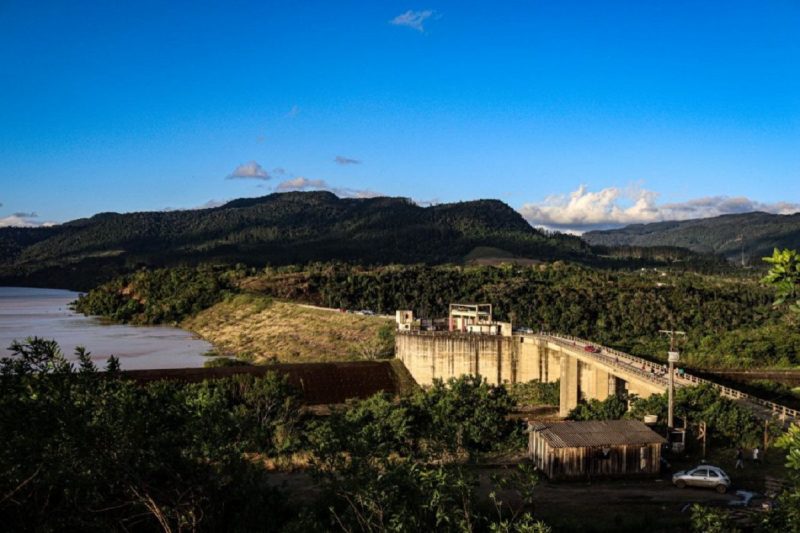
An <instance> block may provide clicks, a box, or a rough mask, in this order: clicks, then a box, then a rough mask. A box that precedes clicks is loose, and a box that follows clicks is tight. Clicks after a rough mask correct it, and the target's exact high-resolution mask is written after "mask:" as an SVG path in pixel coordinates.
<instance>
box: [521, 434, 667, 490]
mask: <svg viewBox="0 0 800 533" xmlns="http://www.w3.org/2000/svg"><path fill="white" fill-rule="evenodd" d="M528 429H529V438H528V454H529V456H530V457H531V459H532V460H533V462H534V464H535V465H536V467H537V468H538V469H539V470H541V471H542V472H543V473H544V474H545V475H546V476H547V477H548V478H550V479H586V478H593V477H623V476H653V475H657V474H658V473H659V469H660V462H661V447H662V445H663V444H664V443H666V439H664V437H662V436H661V435H659V434H658V433H656V432H654V431H653V430H651V429H650V428H648V427H647V426H646V425H644V424H643V423H641V422H639V421H637V420H605V421H587V422H576V421H565V422H548V423H541V422H532V423H530V424H529V426H528Z"/></svg>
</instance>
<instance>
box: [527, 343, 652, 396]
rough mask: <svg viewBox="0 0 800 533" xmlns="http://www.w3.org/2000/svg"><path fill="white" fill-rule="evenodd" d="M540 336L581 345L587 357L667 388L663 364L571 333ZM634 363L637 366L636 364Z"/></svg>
mask: <svg viewBox="0 0 800 533" xmlns="http://www.w3.org/2000/svg"><path fill="white" fill-rule="evenodd" d="M539 336H543V337H548V338H549V339H550V340H551V341H554V342H556V343H557V344H561V345H564V346H565V347H567V348H578V347H580V348H581V350H582V352H581V353H582V354H583V355H585V356H586V357H590V358H592V359H595V360H597V361H601V362H602V363H603V364H605V365H608V366H611V367H614V368H618V369H620V370H621V371H623V372H626V373H628V374H634V375H636V376H637V377H638V378H639V379H641V380H643V381H649V382H652V383H655V384H657V385H659V386H661V387H664V388H666V387H667V385H668V380H667V377H666V376H665V375H664V374H662V372H663V371H664V367H663V365H659V364H657V363H653V362H652V361H648V360H646V359H641V358H639V357H635V356H633V355H630V354H626V353H625V352H620V351H619V350H614V349H612V348H606V347H605V346H599V345H598V344H596V343H593V342H589V341H587V340H584V339H580V338H578V337H573V336H571V335H556V334H554V333H549V332H543V333H539ZM586 346H598V347H599V348H601V350H602V351H601V352H599V353H598V352H588V351H586V350H585V347H586ZM612 356H613V357H612ZM634 363H635V365H636V366H634ZM639 366H642V367H644V369H642V368H638V367H639ZM649 369H652V370H653V371H652V372H650V371H649Z"/></svg>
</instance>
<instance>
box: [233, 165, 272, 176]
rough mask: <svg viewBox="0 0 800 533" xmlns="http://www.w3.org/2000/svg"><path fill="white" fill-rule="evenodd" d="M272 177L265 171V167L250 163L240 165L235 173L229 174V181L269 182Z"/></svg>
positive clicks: (234, 170)
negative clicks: (251, 180)
mask: <svg viewBox="0 0 800 533" xmlns="http://www.w3.org/2000/svg"><path fill="white" fill-rule="evenodd" d="M271 178H272V176H270V175H269V173H268V172H267V171H266V170H264V167H262V166H261V165H259V164H258V163H256V162H255V161H250V162H249V163H244V164H242V165H239V166H238V167H236V168H235V169H233V172H231V173H230V174H228V177H227V179H229V180H235V179H253V180H268V179H271Z"/></svg>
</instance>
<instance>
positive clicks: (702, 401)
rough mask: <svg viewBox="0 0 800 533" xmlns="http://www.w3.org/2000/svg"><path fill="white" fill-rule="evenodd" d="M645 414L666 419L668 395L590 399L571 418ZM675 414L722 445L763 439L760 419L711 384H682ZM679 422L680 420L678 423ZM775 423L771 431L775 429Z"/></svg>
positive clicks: (745, 444)
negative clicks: (704, 427) (702, 427)
mask: <svg viewBox="0 0 800 533" xmlns="http://www.w3.org/2000/svg"><path fill="white" fill-rule="evenodd" d="M645 415H656V416H657V417H658V420H659V421H660V423H661V424H664V423H665V422H666V420H667V394H666V393H664V394H654V395H652V396H649V397H647V398H638V397H636V396H632V397H630V398H629V397H626V396H624V395H620V396H613V395H612V396H609V397H608V398H607V399H605V400H590V401H588V402H584V403H580V404H579V405H578V406H577V407H576V408H575V409H573V410H572V411H571V412H570V414H569V418H570V419H571V420H619V419H621V418H631V419H634V420H642V419H643V418H644V416H645ZM675 417H676V418H677V419H679V420H683V419H685V420H686V422H687V423H688V425H689V427H692V428H695V427H697V426H698V424H699V423H700V422H705V423H706V425H707V428H708V438H709V439H710V441H716V442H719V443H721V444H723V445H728V446H730V445H733V444H736V445H741V446H753V445H756V444H759V443H760V442H761V441H762V438H763V432H764V424H763V422H762V421H761V420H760V419H759V418H758V417H757V416H756V415H755V414H754V413H753V412H752V411H751V410H749V409H748V408H747V407H744V406H741V405H739V404H738V403H736V402H735V401H733V400H731V399H730V398H725V397H723V396H721V395H720V393H719V391H718V390H717V389H716V388H715V387H713V386H712V385H708V384H703V385H698V386H696V387H681V388H679V389H677V390H676V391H675ZM681 423H682V422H681ZM778 429H779V428H778V426H775V425H773V426H771V430H772V431H774V432H777V431H778Z"/></svg>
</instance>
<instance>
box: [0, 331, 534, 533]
mask: <svg viewBox="0 0 800 533" xmlns="http://www.w3.org/2000/svg"><path fill="white" fill-rule="evenodd" d="M12 349H13V352H14V355H13V356H12V357H9V358H5V359H3V360H2V361H0V434H2V436H3V443H2V447H0V523H2V524H3V528H4V529H6V530H9V531H27V530H36V531H55V530H59V531H64V530H67V531H155V530H163V531H223V530H224V531H312V530H316V531H341V530H344V531H376V532H377V531H419V530H436V531H491V532H520V533H522V532H537V531H538V532H546V531H549V529H548V528H547V527H546V526H545V525H544V524H541V523H539V522H537V521H535V520H534V519H533V518H532V516H531V514H530V512H529V511H530V509H531V503H532V495H533V488H534V487H535V484H536V479H535V476H533V475H532V473H531V472H530V471H529V470H526V469H525V468H523V469H522V470H521V471H520V472H519V473H518V474H516V475H514V476H510V478H507V479H505V481H504V483H505V484H508V483H511V482H513V483H512V487H511V488H512V489H513V488H514V487H517V488H518V489H519V494H520V501H521V503H520V505H518V506H516V507H511V506H509V505H507V504H503V503H501V502H499V501H498V500H497V499H493V498H490V502H486V501H485V498H484V499H483V502H482V501H481V498H480V497H479V494H478V491H477V476H476V474H475V473H474V471H473V469H471V468H470V467H469V466H468V464H467V463H464V461H463V460H464V459H466V460H474V459H476V458H477V457H479V456H480V455H481V454H483V453H485V452H487V451H491V450H495V449H497V448H498V447H502V446H503V445H504V443H506V442H508V441H509V440H513V441H515V442H518V438H519V436H520V431H519V428H518V427H516V426H515V425H513V424H512V423H510V422H508V421H507V416H506V415H507V414H508V413H509V409H510V408H511V400H510V398H509V397H508V395H507V393H506V391H505V389H504V388H502V387H493V386H490V385H488V384H486V383H485V382H484V381H481V380H479V379H476V378H469V377H464V378H461V379H458V380H451V381H450V382H448V383H441V382H439V383H437V384H436V385H435V386H434V387H433V388H432V389H431V390H430V391H421V390H420V391H417V392H416V393H415V394H413V395H412V396H409V397H407V398H402V399H393V398H389V397H386V396H383V395H377V396H374V397H372V398H369V399H367V400H363V401H354V402H352V403H351V404H349V405H348V406H347V407H346V408H345V409H343V410H335V411H334V412H333V414H332V415H331V416H329V417H322V418H308V417H305V416H302V415H301V411H300V409H299V404H298V400H297V397H296V396H295V394H294V392H293V391H292V390H291V388H290V387H289V386H288V385H287V383H286V381H285V380H284V379H283V378H281V377H278V376H276V375H275V374H271V373H270V374H267V375H266V376H265V377H263V378H254V377H252V376H236V377H233V378H227V379H219V380H215V381H207V382H202V383H196V384H185V383H177V382H155V383H151V384H148V385H137V384H135V383H134V382H131V381H128V380H126V379H124V377H123V375H122V374H121V373H120V372H119V370H118V364H117V362H116V361H115V360H114V359H111V360H110V361H109V363H108V366H107V368H106V372H104V373H99V372H97V369H96V368H95V367H94V365H93V364H92V362H91V360H90V358H89V354H87V353H86V352H85V351H84V350H82V349H78V352H77V356H78V362H77V366H76V364H74V363H69V362H68V361H67V360H66V359H65V358H64V357H63V355H62V354H61V352H60V349H59V347H58V345H56V344H55V343H54V342H52V341H44V340H41V339H29V340H28V341H27V342H26V343H21V344H15V345H14V346H13V347H12ZM292 454H301V455H303V454H304V455H305V456H307V457H308V460H309V461H310V463H311V464H310V471H309V473H308V474H304V475H302V476H304V478H305V479H307V480H308V483H309V484H310V486H311V488H312V489H313V490H312V491H311V494H310V495H309V494H306V495H305V496H303V497H301V499H300V500H299V501H296V500H294V499H293V498H292V497H290V495H291V493H290V492H288V491H287V489H285V488H281V487H280V483H279V482H278V481H276V480H274V479H272V477H271V474H270V473H269V472H268V471H267V469H266V468H265V460H266V459H273V460H274V459H280V458H288V457H291V456H293V455H292ZM279 477H280V476H279ZM300 479H301V480H302V479H303V477H301V478H300ZM509 479H510V480H511V481H509ZM301 492H303V491H301ZM486 505H489V506H490V508H489V510H491V513H489V511H488V510H487V509H486V508H485V506H486Z"/></svg>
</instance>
